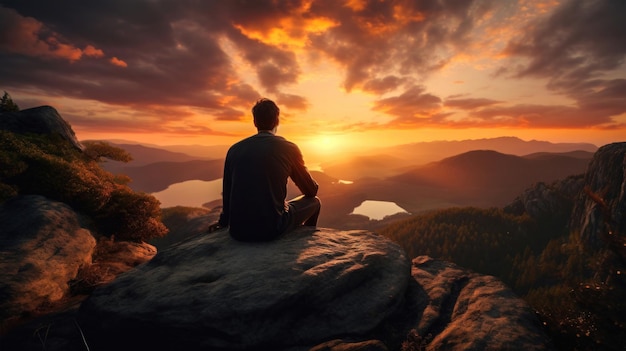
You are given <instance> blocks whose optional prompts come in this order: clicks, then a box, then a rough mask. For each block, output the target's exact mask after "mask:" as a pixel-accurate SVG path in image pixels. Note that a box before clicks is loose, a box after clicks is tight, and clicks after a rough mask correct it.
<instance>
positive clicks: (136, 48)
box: [0, 0, 306, 120]
mask: <svg viewBox="0 0 626 351" xmlns="http://www.w3.org/2000/svg"><path fill="white" fill-rule="evenodd" d="M237 3H238V2H236V1H232V2H222V1H210V2H205V3H203V4H200V6H197V5H196V4H195V3H194V2H191V1H168V0H163V1H131V2H129V1H106V2H85V1H61V2H49V1H32V0H30V1H29V0H21V1H5V2H4V3H3V5H4V6H2V7H0V19H3V20H4V19H10V20H11V21H8V20H7V21H1V23H2V24H0V60H1V61H0V62H2V65H0V75H1V76H2V77H3V79H2V83H3V85H5V86H10V87H13V88H16V89H23V90H28V89H32V88H36V89H37V90H40V91H46V92H47V93H51V94H52V95H57V96H59V97H61V96H62V97H72V98H79V99H91V100H96V101H101V102H104V103H109V104H114V105H125V106H129V107H141V106H151V105H158V106H189V107H192V108H193V107H195V108H201V109H203V110H204V111H205V112H208V113H210V114H212V115H214V116H215V117H216V118H217V119H220V120H238V119H241V118H243V116H244V115H245V113H246V112H243V111H245V110H247V109H248V108H249V106H250V104H251V102H252V101H254V100H256V99H257V98H258V97H259V96H260V94H259V93H258V92H257V91H256V90H255V89H254V88H253V87H251V86H250V85H249V84H246V83H243V82H242V81H241V79H240V77H238V76H237V73H236V69H235V67H233V66H232V61H231V58H230V57H229V56H228V54H227V53H226V52H224V51H223V49H222V46H221V44H220V42H219V41H220V40H221V38H223V37H228V38H229V39H231V40H232V41H233V42H234V43H235V44H236V45H239V49H240V50H241V51H242V52H244V53H245V58H246V60H247V61H248V62H250V63H251V64H252V65H253V66H254V67H255V68H256V70H257V75H258V78H259V81H260V82H261V84H262V86H263V87H264V88H265V89H267V90H268V91H270V92H274V93H278V92H279V90H280V86H281V84H284V83H293V82H295V81H296V79H297V76H298V75H299V73H300V72H299V67H298V65H297V63H296V61H295V55H294V54H293V53H292V52H288V51H285V50H281V49H279V48H276V47H273V46H269V45H265V44H263V43H260V42H258V41H255V40H251V39H248V38H245V37H243V36H242V35H240V34H239V32H238V30H237V29H236V28H234V27H233V24H234V23H235V22H236V21H240V20H241V18H244V19H245V18H246V17H245V14H246V11H245V10H246V9H247V7H242V8H237V5H238V4H237ZM255 3H257V4H258V2H255ZM239 5H241V4H239ZM264 9H267V7H264ZM248 11H250V10H249V9H248ZM255 14H256V16H253V15H255ZM228 15H236V16H235V18H234V19H230V18H228V17H227V16H228ZM249 15H250V16H249V17H250V18H253V19H256V20H261V19H262V18H264V15H265V16H267V17H270V16H271V15H272V13H271V12H270V13H264V12H263V11H257V12H256V13H254V12H249ZM268 23H269V22H268ZM9 29H10V30H9ZM24 36H28V37H33V39H31V41H32V42H35V41H36V44H37V45H38V47H37V52H35V51H34V50H33V49H31V51H30V52H27V51H26V50H25V49H24V48H20V47H18V46H17V45H16V44H15V43H16V40H13V41H11V39H16V38H17V39H20V38H23V37H24ZM52 41H54V42H52ZM31 46H32V45H31ZM291 100H294V99H293V98H292V99H291ZM293 105H294V106H304V105H306V104H305V103H302V102H300V103H297V104H293Z"/></svg>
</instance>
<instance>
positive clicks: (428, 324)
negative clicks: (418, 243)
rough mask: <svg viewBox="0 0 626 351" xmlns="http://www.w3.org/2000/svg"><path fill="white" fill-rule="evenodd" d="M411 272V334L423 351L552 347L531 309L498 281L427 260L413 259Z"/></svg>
mask: <svg viewBox="0 0 626 351" xmlns="http://www.w3.org/2000/svg"><path fill="white" fill-rule="evenodd" d="M411 274H412V276H413V278H414V279H415V281H416V282H417V283H418V285H419V288H417V289H416V290H417V291H416V296H415V300H414V301H415V302H414V306H413V307H412V308H411V309H412V310H416V311H417V312H418V314H417V318H416V321H415V325H414V326H413V328H412V329H413V333H412V334H410V335H413V336H414V338H415V336H416V335H417V336H419V338H418V339H419V340H417V341H419V342H420V343H421V344H422V345H424V346H425V350H459V351H461V350H464V351H468V350H548V349H550V346H549V345H550V341H549V339H548V338H547V337H546V336H545V335H544V334H543V332H542V331H541V328H540V325H539V322H538V321H537V320H536V318H535V316H534V315H533V314H532V312H531V311H532V310H531V308H530V307H529V306H528V304H526V302H524V301H523V300H521V299H520V298H518V297H517V296H516V295H515V294H514V293H513V292H512V291H511V290H510V289H509V288H508V287H507V286H506V285H504V284H503V283H502V282H501V281H499V280H498V279H496V278H494V277H492V276H486V275H480V274H476V273H473V272H470V271H468V270H466V269H463V268H461V267H459V266H457V265H455V264H453V263H450V262H445V261H439V260H433V259H432V258H430V257H428V256H419V257H416V258H415V259H413V266H412V271H411ZM415 341H416V340H414V342H415Z"/></svg>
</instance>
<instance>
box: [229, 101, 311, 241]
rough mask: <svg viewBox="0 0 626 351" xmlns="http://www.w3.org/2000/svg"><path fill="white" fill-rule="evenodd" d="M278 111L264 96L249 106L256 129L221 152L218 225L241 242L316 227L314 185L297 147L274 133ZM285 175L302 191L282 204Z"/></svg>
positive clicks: (276, 126)
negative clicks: (221, 171) (222, 168)
mask: <svg viewBox="0 0 626 351" xmlns="http://www.w3.org/2000/svg"><path fill="white" fill-rule="evenodd" d="M279 114H280V109H279V108H278V106H277V105H276V104H275V103H274V102H273V101H271V100H269V99H260V100H258V101H257V102H256V104H255V105H254V107H253V108H252V115H253V117H254V125H255V126H256V128H257V131H258V133H257V134H255V135H253V136H250V137H248V138H246V139H243V140H241V141H239V142H238V143H236V144H234V145H233V146H231V147H230V149H229V150H228V153H227V154H226V161H225V163H224V178H223V188H222V203H223V206H222V213H221V214H220V219H219V222H218V225H219V227H226V226H228V227H229V232H230V235H231V236H232V237H233V238H235V239H237V240H242V241H269V240H273V239H276V238H278V237H280V236H282V235H284V234H285V233H287V232H289V231H291V230H293V229H295V228H296V227H298V226H301V225H306V226H315V225H317V218H318V216H319V213H320V200H319V198H318V197H317V196H316V195H317V190H318V184H317V182H315V180H314V179H313V178H312V177H311V174H310V173H309V172H308V170H307V169H306V167H305V165H304V160H303V158H302V153H301V152H300V149H299V148H298V146H296V145H295V144H294V143H292V142H289V141H287V140H286V139H285V138H283V137H280V136H277V135H276V130H277V128H278V122H279V118H278V116H279ZM287 178H291V179H292V180H293V182H294V183H295V184H296V186H297V187H298V188H299V189H300V191H301V192H302V195H300V196H298V197H296V198H295V199H292V200H290V201H288V202H286V201H285V200H286V197H287Z"/></svg>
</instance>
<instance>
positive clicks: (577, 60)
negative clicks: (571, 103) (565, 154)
mask: <svg viewBox="0 0 626 351" xmlns="http://www.w3.org/2000/svg"><path fill="white" fill-rule="evenodd" d="M531 28H532V30H530V31H527V32H525V33H524V34H523V35H521V36H520V37H519V38H516V39H514V40H512V41H511V42H509V44H508V46H507V47H506V49H505V54H506V55H509V56H513V57H520V58H525V59H526V61H525V62H524V63H522V64H519V65H518V66H517V69H514V70H507V71H508V72H509V74H510V75H511V76H513V77H515V78H525V77H534V78H547V79H548V84H547V87H548V88H549V89H551V90H553V91H556V92H559V93H562V94H564V95H566V96H568V97H570V98H572V99H574V100H575V101H577V102H578V106H579V108H580V109H581V110H583V111H585V112H586V113H587V114H589V116H590V117H589V118H590V119H592V120H596V121H597V122H598V123H603V122H606V116H617V115H619V114H621V113H624V112H626V101H625V100H624V99H623V97H624V95H623V94H624V79H623V78H626V71H625V70H624V62H625V61H624V58H625V56H626V36H624V33H626V2H623V1H601V0H593V1H579V0H572V1H565V2H563V3H562V4H561V6H559V7H558V8H557V9H556V10H555V11H554V12H552V13H551V14H550V15H549V16H547V17H542V18H540V19H539V20H538V21H536V22H535V23H533V26H532V27H531ZM611 74H617V75H618V76H621V78H620V79H615V80H613V79H606V78H605V77H607V75H611ZM620 94H621V98H620ZM620 100H621V101H620ZM599 111H602V113H603V115H602V117H599V116H600V113H599ZM590 123H593V121H590Z"/></svg>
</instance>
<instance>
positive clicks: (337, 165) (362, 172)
mask: <svg viewBox="0 0 626 351" xmlns="http://www.w3.org/2000/svg"><path fill="white" fill-rule="evenodd" d="M403 167H407V160H406V159H403V158H400V157H394V156H389V155H384V154H383V155H378V154H377V155H366V156H354V157H353V158H350V159H348V160H347V161H342V162H328V163H323V164H322V170H323V171H324V172H325V173H327V174H329V175H331V176H334V177H338V178H341V179H344V180H355V179H361V178H365V177H367V178H385V177H389V176H392V175H396V174H398V173H399V172H400V171H399V170H398V169H401V168H403Z"/></svg>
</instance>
